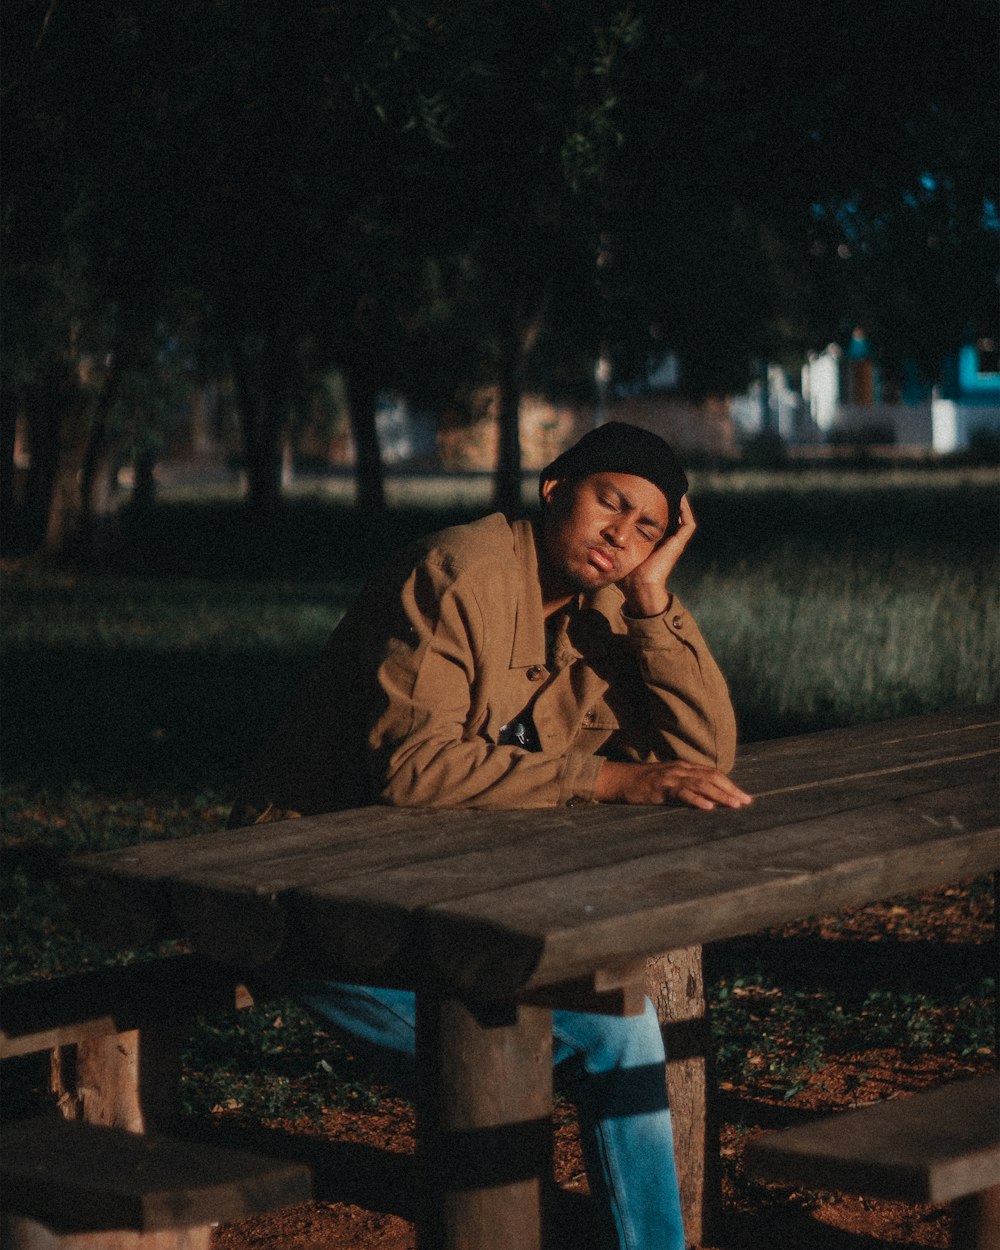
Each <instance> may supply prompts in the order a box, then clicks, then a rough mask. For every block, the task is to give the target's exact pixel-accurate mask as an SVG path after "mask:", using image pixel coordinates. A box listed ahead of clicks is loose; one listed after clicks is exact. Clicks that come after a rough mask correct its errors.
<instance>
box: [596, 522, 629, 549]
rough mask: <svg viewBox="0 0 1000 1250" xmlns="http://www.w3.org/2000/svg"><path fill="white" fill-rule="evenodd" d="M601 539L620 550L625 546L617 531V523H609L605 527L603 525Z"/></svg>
mask: <svg viewBox="0 0 1000 1250" xmlns="http://www.w3.org/2000/svg"><path fill="white" fill-rule="evenodd" d="M602 537H603V538H604V539H605V540H606V541H607V542H609V543H610V544H611V546H612V547H618V548H619V549H621V548H622V547H624V546H625V540H624V538H623V537H622V535H621V533H620V531H619V528H618V522H616V521H609V522H608V523H607V525H605V527H604V530H603V533H602Z"/></svg>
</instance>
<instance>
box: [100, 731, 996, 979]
mask: <svg viewBox="0 0 1000 1250" xmlns="http://www.w3.org/2000/svg"><path fill="white" fill-rule="evenodd" d="M957 736H958V735H952V737H957ZM817 737H822V735H817ZM960 745H962V746H963V748H964V746H967V745H968V743H962V744H960ZM960 755H961V758H959V759H957V760H952V761H947V760H941V759H938V758H935V759H934V760H933V761H932V762H931V763H930V764H926V763H921V764H919V765H912V766H911V765H910V764H906V765H905V766H900V767H897V765H896V764H893V766H892V769H891V770H890V771H889V772H888V773H886V772H885V770H884V769H874V770H872V769H869V772H868V773H867V774H865V775H864V776H861V777H859V776H858V775H856V774H852V775H851V776H850V778H849V779H847V780H844V779H841V780H839V781H838V780H837V778H836V777H834V778H833V780H828V781H827V783H826V784H825V785H819V784H815V785H814V784H813V783H812V782H809V783H808V784H806V785H805V787H804V788H803V789H796V788H795V787H794V786H792V787H785V788H784V789H783V790H781V791H780V792H777V793H772V794H771V796H770V797H764V798H758V800H757V802H756V803H755V804H754V805H753V807H751V808H749V809H746V810H744V811H741V812H728V811H727V812H715V813H710V814H709V813H700V812H692V811H690V810H686V809H684V810H682V809H663V808H653V809H648V808H644V809H625V810H624V814H623V809H616V808H608V807H598V808H597V809H596V812H595V810H594V809H590V810H588V809H577V810H580V811H581V813H582V814H581V815H579V816H578V815H577V810H574V811H573V812H562V813H560V814H559V815H558V817H554V816H553V815H552V814H551V813H543V814H538V813H535V812H531V813H524V812H503V813H492V812H459V813H438V814H437V815H438V816H439V817H440V818H441V823H442V824H447V825H451V826H453V827H455V828H456V829H458V828H464V829H465V830H466V832H465V833H464V834H462V835H461V836H459V837H457V839H456V840H455V845H454V846H450V845H449V846H448V849H447V850H442V849H440V846H439V847H438V850H437V852H436V853H431V854H430V855H429V857H427V848H426V847H425V845H424V843H425V842H426V841H427V838H426V837H425V836H424V835H425V834H426V833H427V830H426V828H425V827H424V826H422V825H418V824H415V825H414V826H413V829H412V832H411V836H410V838H409V841H410V845H411V848H412V849H411V851H410V852H409V859H408V861H407V862H402V860H404V859H405V858H406V856H405V853H404V844H405V842H406V841H407V839H406V836H405V829H404V826H403V825H400V823H399V820H398V818H399V817H400V816H401V815H405V814H406V813H401V812H400V811H399V810H392V809H387V810H391V811H392V815H393V816H394V817H395V818H396V819H395V820H394V821H393V826H392V827H393V834H392V837H391V838H389V839H388V840H386V839H384V838H381V837H373V838H372V839H371V843H370V845H367V844H366V846H364V847H362V846H361V845H360V844H358V845H353V846H352V847H351V849H350V851H349V853H348V852H345V851H344V849H343V847H342V846H341V845H340V844H339V843H338V844H336V845H334V846H333V847H332V849H330V851H329V854H328V858H327V861H326V867H325V869H323V870H322V871H321V870H320V868H319V861H318V860H317V858H316V857H317V856H320V855H321V849H320V844H319V842H318V841H317V839H318V838H319V834H318V833H317V832H316V830H317V828H318V827H319V826H321V825H322V824H323V823H324V822H330V825H331V828H332V829H333V830H334V832H336V829H337V827H338V822H339V820H340V819H341V815H342V814H333V815H331V816H329V817H323V818H315V819H314V820H313V821H312V822H311V826H312V829H313V832H312V833H311V834H310V838H309V839H308V840H309V842H310V850H309V854H308V855H307V856H305V860H304V861H303V862H308V863H309V866H310V871H309V880H308V881H302V882H299V884H297V885H295V886H294V887H291V888H289V889H288V890H286V891H285V892H284V893H281V892H276V891H275V889H274V888H273V886H274V882H275V878H274V876H273V873H275V872H277V873H278V874H280V876H279V880H280V881H283V882H286V883H287V882H289V881H290V880H291V878H292V875H293V874H292V871H291V869H290V868H289V866H288V864H287V863H284V862H282V863H280V864H275V863H273V862H272V861H271V860H270V859H266V858H264V859H261V858H257V859H255V860H254V861H253V863H252V864H250V863H248V862H247V861H246V860H245V859H243V860H242V861H241V859H240V853H241V850H242V843H241V844H239V845H237V844H234V845H233V846H232V847H231V848H230V849H231V852H232V858H231V860H229V861H228V862H227V861H226V860H225V858H224V857H222V858H218V859H217V858H216V857H218V856H221V855H222V847H221V846H220V843H219V841H218V837H217V835H208V836H209V837H210V838H211V839H212V845H211V848H210V849H211V852H212V860H213V863H214V867H211V868H208V867H206V866H205V862H204V856H203V850H204V847H203V845H202V843H203V839H193V840H192V841H193V842H196V843H197V844H198V845H197V846H195V847H192V848H191V858H190V860H189V861H187V862H186V861H185V860H184V857H183V855H182V854H181V853H180V850H179V849H178V848H179V847H183V846H184V845H185V844H184V843H179V844H171V849H170V870H171V872H172V873H173V874H174V875H173V878H172V879H171V880H172V885H171V889H172V890H173V891H174V893H175V895H176V896H177V897H179V898H186V899H188V900H189V901H188V903H187V904H185V905H184V906H183V907H182V911H183V924H182V920H181V918H180V917H178V916H176V915H175V916H174V921H173V923H174V928H175V930H176V929H177V928H182V929H183V930H184V932H185V933H186V934H187V936H188V938H189V939H190V940H192V941H193V942H194V943H195V944H196V945H198V946H200V947H202V948H203V949H208V950H214V951H215V952H216V953H218V952H219V951H220V950H222V949H225V950H226V957H227V958H231V957H236V956H239V955H242V956H244V957H245V959H246V962H253V960H254V958H257V957H259V958H260V959H263V960H269V959H273V958H276V957H281V956H282V955H283V953H284V952H283V951H282V949H281V937H280V931H281V927H282V924H284V925H285V931H286V932H287V933H293V934H295V935H296V937H299V938H301V937H304V938H307V939H309V940H310V941H311V942H312V943H313V944H314V945H315V946H316V947H317V948H318V950H319V951H321V952H322V953H323V955H324V956H325V958H326V959H328V960H329V965H328V967H327V968H326V969H325V970H326V971H329V972H331V973H333V974H336V972H337V970H338V963H339V965H341V966H342V965H345V964H347V965H349V966H350V968H351V972H352V974H353V975H362V974H363V972H364V968H365V967H366V966H367V967H368V968H370V969H371V975H372V976H376V975H378V976H382V977H384V976H388V975H391V970H392V964H393V961H394V960H396V959H397V958H398V957H399V956H400V954H401V953H402V954H403V955H404V956H406V955H408V954H409V952H411V951H412V950H413V949H414V947H415V945H419V943H420V942H423V941H424V940H425V938H424V934H423V933H418V932H417V926H418V925H420V926H426V925H427V924H432V925H433V924H441V925H443V926H444V927H445V928H447V926H448V923H449V920H448V918H449V917H451V918H454V922H455V923H457V924H459V925H461V926H462V927H463V929H464V930H465V936H466V937H467V936H469V934H470V932H471V930H472V929H474V927H475V924H476V923H477V920H476V916H477V912H482V913H484V914H485V915H488V917H489V921H488V928H487V929H486V930H484V933H483V939H484V940H483V944H482V946H481V948H480V949H477V950H476V951H474V952H473V951H471V948H470V952H471V953H472V954H473V961H471V962H474V963H477V964H478V963H482V965H483V968H482V971H485V970H486V969H491V970H494V972H495V970H497V969H499V970H500V971H501V972H503V973H504V974H505V975H504V976H503V977H500V978H498V979H497V980H496V983H495V985H494V986H490V985H484V984H481V983H479V984H477V976H478V975H479V972H480V969H478V968H475V967H473V968H470V967H466V968H464V969H462V970H460V971H461V973H462V975H461V978H460V980H458V981H456V982H455V983H454V984H455V985H456V988H460V989H463V990H466V991H468V992H479V993H482V992H488V991H489V990H491V989H495V991H496V992H497V993H513V992H515V991H516V990H517V989H519V988H521V987H522V986H525V985H528V984H529V983H530V984H532V985H535V984H545V983H547V982H549V981H558V980H572V979H575V977H577V976H579V975H583V974H584V973H585V972H587V971H588V970H589V969H590V968H592V967H593V966H595V964H604V963H608V962H613V961H614V960H615V959H617V958H620V956H621V954H622V951H621V947H620V934H617V933H612V934H609V935H608V937H607V940H606V941H605V942H604V944H603V945H598V946H596V947H595V948H594V949H589V948H588V946H587V943H586V942H585V941H584V940H583V939H584V935H589V936H590V937H593V938H595V939H596V938H597V931H598V929H599V928H600V926H601V924H602V923H604V922H606V920H607V919H608V916H609V914H610V913H611V912H617V913H618V914H619V916H620V918H621V919H622V921H623V922H625V917H626V916H627V917H628V919H627V924H628V926H629V928H630V930H631V931H633V932H638V930H637V923H636V918H637V914H638V913H640V912H641V911H642V910H643V907H642V899H643V897H648V896H649V894H650V886H649V884H648V883H649V882H652V883H653V890H654V891H655V893H656V894H657V899H658V903H662V907H661V908H660V912H659V915H656V916H654V915H648V916H646V917H645V918H644V920H643V922H642V923H643V925H644V926H645V927H646V928H647V929H648V934H647V935H646V936H645V937H644V939H643V940H644V941H646V942H647V945H646V947H645V949H646V951H647V952H649V953H653V952H655V951H656V950H657V949H664V948H667V947H671V946H679V945H686V944H688V943H689V942H690V940H691V939H692V938H696V939H698V940H700V941H707V940H712V939H714V938H717V937H722V936H732V935H733V934H735V933H738V932H746V931H749V930H752V929H753V928H756V927H761V926H763V925H768V924H771V923H775V922H777V921H778V920H780V919H783V918H786V917H787V915H789V914H798V915H803V914H810V913H811V912H813V911H815V910H818V909H821V908H825V907H830V906H841V905H846V904H853V903H858V902H862V901H870V900H871V899H873V898H877V897H881V896H887V895H891V894H892V893H894V892H896V891H898V890H902V889H907V888H914V887H916V886H919V885H924V884H928V883H930V882H932V881H940V880H942V879H947V877H948V875H949V874H951V875H953V876H955V877H958V876H962V875H968V874H971V873H975V872H979V871H982V870H984V869H985V868H992V867H993V866H995V862H996V859H997V857H998V851H997V842H998V839H997V821H996V814H995V785H994V780H993V778H994V766H995V764H994V761H993V760H991V759H990V758H988V757H987V756H984V755H983V754H982V752H973V753H972V755H971V756H969V753H968V752H965V753H964V754H963V753H961V752H960ZM828 771H829V768H828ZM876 800H878V801H876ZM370 810H371V813H372V814H371V820H372V822H373V827H378V828H382V827H383V826H382V823H381V822H382V821H383V813H382V812H381V811H380V809H370ZM415 815H421V816H422V815H423V814H415ZM456 820H457V822H458V823H457V824H456V823H455V822H456ZM297 823H304V822H291V824H293V825H294V824H297ZM287 827H288V822H286V823H285V824H284V825H280V824H279V825H271V826H267V829H268V831H270V830H275V829H277V830H281V829H285V828H287ZM959 829H964V830H966V831H967V832H966V835H965V839H964V840H963V837H962V836H961V835H960V834H959V833H957V832H956V831H957V830H959ZM238 832H239V833H240V834H241V835H245V833H246V831H245V830H241V831H238ZM532 835H533V837H532ZM230 836H232V835H230ZM259 836H263V835H259ZM512 838H513V839H514V840H515V843H516V846H517V853H512V843H511V839H512ZM475 839H478V840H479V842H478V845H477V849H471V850H470V849H466V850H462V849H460V848H461V847H462V846H469V845H470V843H471V842H472V841H474V840H475ZM446 842H447V840H446ZM390 844H391V848H392V849H391V854H389V856H388V860H387V859H386V854H385V852H386V847H387V846H389V845H390ZM150 849H151V848H143V850H144V851H148V850H150ZM942 853H943V854H944V857H945V858H944V859H942ZM345 854H346V855H347V858H346V860H345ZM366 857H368V858H367V863H368V868H369V870H368V871H367V872H366V871H363V867H364V863H365V862H366ZM390 861H391V862H390ZM946 861H947V862H946ZM744 863H749V864H750V865H751V866H752V868H753V871H755V872H756V873H757V876H758V880H757V881H756V882H753V881H748V880H747V876H746V873H745V872H744ZM706 868H708V870H707V871H706ZM76 871H77V872H78V873H81V874H83V877H84V879H86V878H88V877H94V876H100V877H103V878H104V879H105V880H107V881H114V880H117V879H118V877H119V876H122V878H123V881H124V882H125V886H126V896H124V897H123V898H122V900H121V905H122V906H123V907H126V908H127V907H129V906H131V905H132V904H131V900H130V898H129V897H128V890H130V889H132V887H133V886H134V885H135V876H134V874H135V872H136V871H138V870H137V869H136V868H135V865H134V864H133V863H132V862H131V861H129V862H124V861H123V860H122V858H121V853H120V852H112V853H110V854H106V855H104V856H99V857H89V858H88V859H86V860H83V861H77V867H76ZM149 871H150V872H151V873H152V874H153V875H154V877H156V879H157V881H158V882H159V885H160V888H161V891H165V890H166V882H165V879H164V878H163V876H162V873H163V872H164V871H165V868H164V865H161V864H159V863H154V864H152V865H151V867H150V868H149ZM720 872H721V873H722V875H721V876H720V875H719V874H720ZM255 874H256V875H255ZM253 882H256V886H255V887H253V888H251V887H252V884H253ZM644 882H645V883H646V884H645V886H644V885H643V883H644ZM838 884H839V885H842V887H843V888H842V889H838V888H837V887H838ZM580 891H583V894H584V895H585V897H581V894H580ZM737 894H738V895H739V897H737ZM192 896H193V897H194V898H195V899H196V900H197V901H196V902H194V903H192V902H191V901H190V900H191V898H192ZM595 897H596V899H597V902H595V901H594V899H595ZM619 900H620V902H619ZM687 902H693V903H694V906H693V908H691V909H689V910H688V911H687V912H685V904H686V903H687ZM498 904H502V906H499V905H498ZM578 904H579V905H578ZM421 909H424V910H421ZM678 909H680V910H678ZM532 912H534V915H532V914H531V913H532ZM287 913H290V914H291V919H290V920H289V918H288V915H287ZM505 913H506V914H505ZM671 913H673V920H676V922H677V923H676V924H674V923H673V920H671ZM262 916H266V921H262ZM692 925H695V926H696V928H695V929H694V930H692V929H691V926H692ZM559 930H563V931H564V932H565V942H564V941H563V940H562V939H561V937H560V935H559V933H558V931H559ZM262 934H263V935H265V938H266V940H264V941H263V942H262V939H261V935H262ZM432 943H433V938H432ZM439 945H440V947H441V948H442V951H443V956H444V962H443V963H442V965H441V966H440V967H439V968H438V969H437V970H436V971H437V973H438V974H439V975H443V976H444V977H445V979H450V978H451V976H452V975H453V969H452V967H451V966H450V965H451V964H453V963H454V961H455V959H456V952H464V951H465V949H466V946H465V942H464V941H460V942H458V943H456V942H455V941H454V939H453V935H452V933H451V931H450V930H449V931H448V932H446V933H444V934H443V935H442V940H441V942H440V943H439ZM570 946H571V947H572V948H573V949H570ZM543 948H544V955H545V960H542V954H543ZM642 950H643V948H642V947H641V946H637V945H635V944H633V945H632V946H631V948H630V952H629V953H633V954H639V953H642ZM462 959H463V961H465V957H464V954H463V955H462ZM465 962H466V963H467V964H468V963H469V962H470V961H465ZM505 964H506V965H508V966H506V967H505ZM359 965H360V966H359ZM525 978H528V979H525Z"/></svg>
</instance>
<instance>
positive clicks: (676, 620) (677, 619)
mask: <svg viewBox="0 0 1000 1250" xmlns="http://www.w3.org/2000/svg"><path fill="white" fill-rule="evenodd" d="M670 624H671V625H672V626H673V628H674V629H680V627H681V626H682V625H683V624H684V617H683V616H675V617H674V619H673V620H672V621H671V622H670Z"/></svg>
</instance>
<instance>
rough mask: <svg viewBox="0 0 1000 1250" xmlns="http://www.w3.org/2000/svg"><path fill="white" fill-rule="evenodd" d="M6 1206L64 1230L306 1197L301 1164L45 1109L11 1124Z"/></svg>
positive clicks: (177, 1224)
mask: <svg viewBox="0 0 1000 1250" xmlns="http://www.w3.org/2000/svg"><path fill="white" fill-rule="evenodd" d="M0 1167H2V1172H0V1175H2V1180H3V1193H4V1206H5V1208H6V1209H8V1210H12V1211H15V1212H17V1213H18V1214H20V1215H26V1216H30V1217H32V1218H34V1219H37V1220H42V1221H44V1223H45V1224H46V1225H48V1226H49V1227H53V1228H59V1229H84V1230H86V1229H118V1228H131V1229H134V1230H137V1231H144V1232H152V1231H156V1230H161V1229H176V1228H188V1227H196V1226H198V1225H204V1224H210V1223H212V1222H213V1221H216V1220H219V1221H224V1220H234V1219H242V1218H244V1217H245V1216H248V1215H255V1214H258V1213H259V1212H262V1211H269V1210H271V1209H273V1208H274V1207H277V1206H284V1205H286V1204H290V1203H297V1202H305V1201H306V1200H307V1199H308V1198H309V1197H310V1196H311V1194H312V1176H311V1173H310V1171H309V1169H308V1168H307V1167H306V1166H305V1165H303V1164H300V1163H289V1162H285V1161H280V1160H274V1159H267V1158H264V1157H263V1156H261V1155H254V1154H248V1153H246V1152H244V1151H235V1150H229V1149H222V1148H220V1147H217V1146H206V1145H203V1144H201V1143H197V1142H187V1141H175V1140H173V1139H172V1138H168V1137H162V1136H160V1135H158V1134H137V1133H127V1132H123V1131H121V1130H119V1129H112V1128H99V1127H97V1126H95V1125H91V1124H80V1123H74V1122H68V1121H65V1120H60V1119H58V1118H56V1117H42V1118H37V1119H31V1120H21V1121H16V1122H13V1123H10V1124H7V1125H5V1126H4V1151H3V1161H2V1165H0Z"/></svg>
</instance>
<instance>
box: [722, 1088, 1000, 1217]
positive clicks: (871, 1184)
mask: <svg viewBox="0 0 1000 1250" xmlns="http://www.w3.org/2000/svg"><path fill="white" fill-rule="evenodd" d="M745 1164H746V1166H747V1167H748V1168H749V1169H750V1170H752V1171H753V1172H754V1173H755V1174H756V1175H758V1176H760V1177H763V1178H766V1179H768V1180H788V1181H791V1182H793V1183H795V1184H797V1185H804V1186H814V1187H817V1188H825V1189H839V1190H846V1191H849V1192H851V1193H858V1194H869V1195H872V1196H875V1197H883V1198H901V1199H905V1200H907V1201H913V1202H951V1201H953V1200H954V1199H956V1198H963V1197H965V1196H966V1195H968V1194H973V1193H979V1192H981V1191H983V1190H987V1189H991V1188H993V1187H994V1186H996V1185H1000V1077H998V1076H997V1074H995V1073H991V1074H990V1075H988V1076H983V1077H976V1078H974V1079H972V1080H969V1081H956V1082H954V1083H952V1084H949V1085H942V1086H939V1087H938V1088H936V1089H932V1090H926V1091H922V1092H921V1093H918V1094H911V1095H909V1096H906V1097H902V1098H896V1099H893V1100H891V1101H889V1102H881V1103H877V1104H875V1105H874V1106H869V1107H861V1108H859V1109H858V1110H855V1111H845V1112H841V1113H840V1114H838V1115H833V1116H826V1117H824V1118H823V1119H821V1120H817V1121H816V1122H815V1123H813V1124H806V1125H801V1126H799V1127H796V1128H791V1129H786V1130H784V1131H782V1132H780V1133H772V1134H768V1135H766V1136H763V1137H760V1138H758V1139H757V1140H755V1141H754V1142H752V1143H751V1144H750V1145H749V1146H748V1147H747V1151H746V1154H745Z"/></svg>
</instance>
